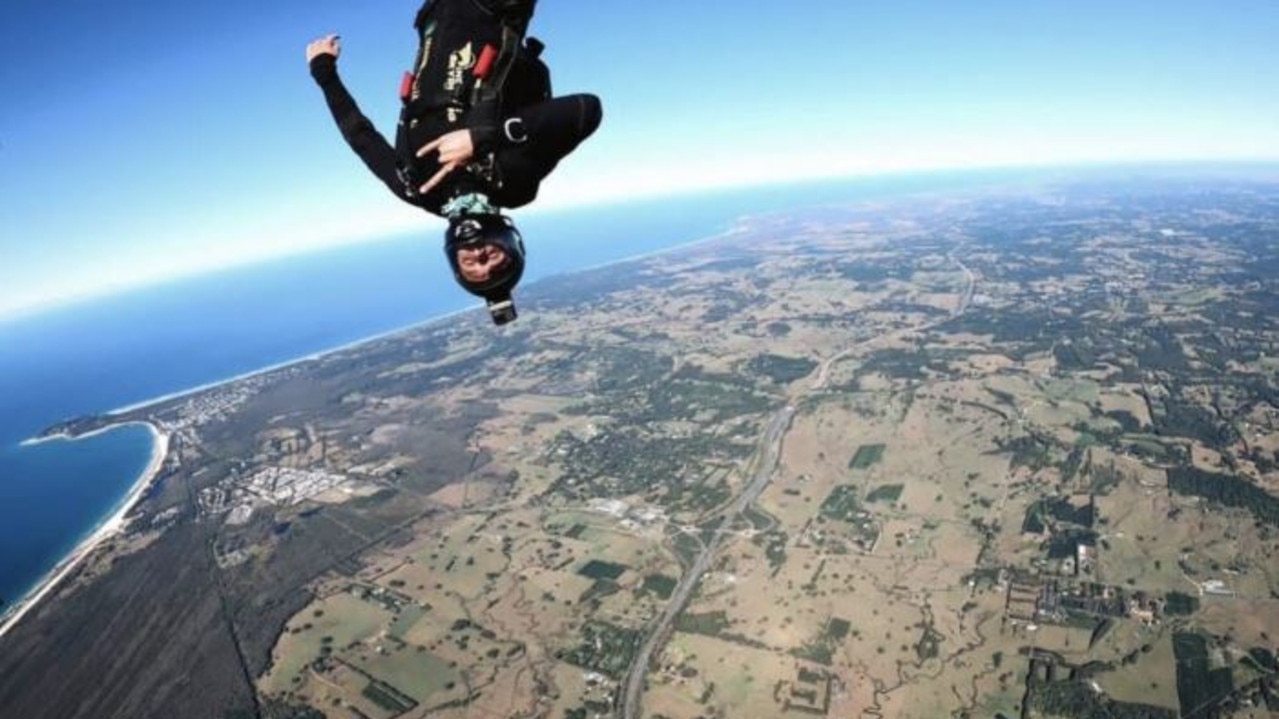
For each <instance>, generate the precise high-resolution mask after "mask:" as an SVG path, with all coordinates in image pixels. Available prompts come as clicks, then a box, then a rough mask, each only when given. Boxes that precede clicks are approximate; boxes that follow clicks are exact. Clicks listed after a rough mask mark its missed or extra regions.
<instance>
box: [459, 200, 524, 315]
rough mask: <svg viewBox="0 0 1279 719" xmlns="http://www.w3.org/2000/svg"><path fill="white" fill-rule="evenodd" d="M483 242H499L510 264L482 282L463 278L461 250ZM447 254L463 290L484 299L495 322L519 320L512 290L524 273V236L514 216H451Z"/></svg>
mask: <svg viewBox="0 0 1279 719" xmlns="http://www.w3.org/2000/svg"><path fill="white" fill-rule="evenodd" d="M479 245H496V246H498V247H499V248H501V249H502V251H503V252H504V253H505V254H506V264H505V265H503V266H502V268H501V269H500V271H498V272H497V273H496V274H495V275H494V276H492V277H490V278H489V279H488V281H486V282H482V283H476V282H471V281H469V280H467V279H466V278H465V277H463V276H462V271H461V268H460V267H459V265H458V260H457V253H458V250H460V249H463V248H465V247H471V246H479ZM444 254H445V255H446V256H447V257H448V260H449V266H450V267H452V268H453V278H454V279H456V280H457V283H458V284H459V285H461V286H462V289H464V290H466V291H467V292H470V293H471V294H473V295H476V296H477V297H483V298H484V300H485V302H487V303H488V308H489V314H491V315H492V317H493V322H494V323H495V324H499V325H504V324H506V323H508V322H510V321H512V320H514V319H515V317H516V313H515V303H514V301H513V300H512V299H511V291H512V290H514V289H515V286H516V285H517V284H519V281H520V277H521V276H522V275H523V274H524V239H523V238H522V237H520V232H519V230H517V229H515V223H513V222H511V218H509V217H507V216H505V215H500V214H497V213H485V214H463V215H458V216H457V217H453V218H450V219H449V229H448V230H447V231H446V232H445V233H444Z"/></svg>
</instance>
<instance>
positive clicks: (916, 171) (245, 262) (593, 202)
mask: <svg viewBox="0 0 1279 719" xmlns="http://www.w3.org/2000/svg"><path fill="white" fill-rule="evenodd" d="M1204 166H1218V167H1221V168H1223V169H1226V168H1231V169H1236V168H1237V169H1244V168H1249V167H1252V168H1257V169H1262V168H1265V169H1270V168H1273V169H1275V170H1279V157H1274V158H1266V157H1262V158H1249V159H1244V158H1235V157H1221V158H1187V159H1120V160H1094V161H1088V160H1083V161H1079V162H1060V163H1051V162H1050V163H1024V164H1021V163H1002V164H1001V163H991V164H985V165H937V166H932V167H919V168H913V167H904V168H891V169H879V170H869V171H865V172H857V171H842V172H832V173H828V174H820V173H819V174H810V175H804V176H796V177H783V178H778V179H776V180H759V179H758V178H744V179H743V181H741V182H737V183H732V184H719V185H707V186H695V187H693V186H690V187H683V188H680V187H674V188H662V189H659V190H656V191H649V192H640V193H637V194H633V195H630V196H627V195H623V194H618V195H611V196H610V195H602V196H598V197H595V198H591V199H587V200H585V201H582V202H572V201H568V202H558V203H557V202H554V201H551V202H549V203H548V204H546V205H542V206H539V207H534V208H530V209H529V210H526V211H523V212H522V214H525V215H529V214H536V215H543V214H560V213H567V212H574V211H580V210H590V209H599V208H604V207H608V206H610V205H625V204H630V203H643V202H650V201H660V200H663V199H669V198H673V197H676V196H679V195H682V194H684V195H687V194H715V193H719V192H731V191H745V190H750V189H760V188H765V187H774V186H781V185H802V184H809V183H821V182H838V181H854V180H871V179H876V178H887V177H895V176H910V175H929V174H943V173H974V174H975V173H981V172H990V171H1007V172H1016V171H1024V172H1049V171H1086V170H1101V169H1107V168H1110V169H1124V168H1130V169H1146V170H1158V169H1166V170H1172V169H1175V168H1178V167H1184V168H1187V169H1189V168H1191V167H1204ZM439 219H440V218H438V217H436V216H434V215H430V214H428V215H427V216H426V217H424V218H422V221H423V222H432V221H438V220H439ZM411 231H412V230H410V229H408V228H407V227H406V228H404V229H391V230H386V229H382V230H375V231H373V232H372V233H353V234H350V235H347V236H344V237H342V238H339V239H336V240H331V241H327V242H317V243H315V244H311V245H306V246H301V247H289V248H282V249H281V250H279V251H276V252H267V253H264V254H257V255H245V256H242V257H240V258H237V259H234V260H231V261H227V262H219V263H215V264H210V265H204V266H192V267H189V268H184V269H180V270H177V271H172V272H168V273H166V274H163V275H155V276H149V277H139V278H136V279H135V280H134V281H127V282H125V283H121V284H116V285H101V286H98V287H96V288H91V289H85V290H83V291H79V292H74V293H70V294H66V295H62V296H59V297H51V298H44V299H37V300H35V301H32V302H27V303H18V304H15V305H14V306H12V307H7V308H6V307H0V326H3V325H5V324H8V323H13V322H18V321H22V320H27V319H31V318H33V317H38V316H40V315H43V314H47V313H51V312H56V311H58V310H61V309H67V308H70V307H74V306H76V305H80V304H84V303H87V302H90V301H92V300H96V299H102V298H106V297H115V296H118V295H124V294H129V293H131V292H137V291H142V290H147V289H151V288H156V287H162V286H164V285H166V284H169V283H172V282H177V281H180V280H186V279H192V278H197V277H203V276H206V275H212V274H217V273H219V272H224V271H227V270H234V269H239V268H244V267H253V266H258V265H264V264H269V263H271V262H277V261H281V260H286V259H289V258H293V257H303V256H307V255H312V254H318V253H321V252H325V251H329V250H336V249H339V248H346V247H353V246H358V245H362V244H372V243H376V242H385V241H388V240H391V239H394V238H396V237H401V236H403V235H405V234H407V233H409V232H411Z"/></svg>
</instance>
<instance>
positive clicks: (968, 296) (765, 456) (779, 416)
mask: <svg viewBox="0 0 1279 719" xmlns="http://www.w3.org/2000/svg"><path fill="white" fill-rule="evenodd" d="M958 252H959V248H958V247H957V248H955V249H954V250H952V251H951V252H950V253H949V254H948V255H947V257H948V259H950V260H951V261H952V262H954V263H955V264H957V265H959V268H960V269H961V270H963V272H964V277H965V287H964V290H963V293H962V294H961V296H960V300H959V304H958V305H957V306H956V307H955V309H954V310H953V311H952V312H951V314H950V316H949V317H946V318H945V319H942V320H938V321H936V322H931V323H929V324H926V325H924V326H922V327H917V328H912V329H911V330H910V331H912V332H919V331H925V330H929V329H932V328H933V327H936V326H938V325H941V324H943V323H944V322H948V321H950V320H952V319H954V318H956V317H959V316H961V315H963V314H964V313H965V312H967V311H968V307H969V305H970V304H971V303H972V299H973V294H974V292H975V291H976V287H977V276H976V275H975V274H974V273H973V271H972V270H970V269H969V268H968V266H967V265H965V264H964V263H963V262H960V261H959V259H958V258H957V257H956V254H957V253H958ZM899 332H901V330H894V331H892V332H889V333H886V334H897V333H899ZM884 336H885V335H877V336H875V337H870V338H868V339H865V340H862V341H861V342H857V343H856V344H854V345H852V346H851V347H848V348H847V349H845V350H843V351H841V352H840V353H838V354H836V355H833V356H831V357H828V358H827V359H826V360H825V361H823V362H822V364H821V366H820V367H819V368H818V370H817V377H816V379H815V380H814V381H813V384H812V385H810V386H809V387H808V389H807V390H803V391H801V392H800V393H799V394H798V396H796V397H795V398H793V399H792V400H791V401H790V402H788V403H787V405H786V406H785V407H783V408H782V409H780V410H778V411H777V412H775V413H774V414H773V415H772V417H771V418H769V420H768V427H767V429H765V430H764V434H763V435H762V436H761V437H760V440H759V450H758V451H757V452H756V454H755V459H754V461H753V467H752V468H751V470H750V475H751V480H750V484H748V485H747V486H746V489H744V490H743V491H742V493H741V494H739V495H738V496H737V497H736V498H734V499H733V501H732V503H730V504H729V505H728V507H727V508H726V509H725V510H724V514H723V518H722V521H721V522H720V524H719V527H718V528H717V529H716V530H715V534H714V536H713V537H712V538H711V540H710V541H709V542H706V544H705V545H704V548H703V549H702V552H701V554H699V555H698V556H697V559H696V560H694V561H693V564H692V566H691V567H689V568H688V571H686V572H684V575H683V576H682V577H681V578H680V581H679V584H678V585H677V586H676V587H675V591H674V592H672V594H671V599H670V601H669V602H668V603H667V605H666V609H665V611H663V612H662V614H661V616H660V617H658V618H657V620H655V621H654V622H653V623H652V624H651V625H650V628H649V629H648V632H647V634H646V635H645V637H644V641H643V643H642V644H641V645H640V648H639V651H638V652H636V654H635V658H634V659H633V660H632V661H631V665H630V667H629V668H628V669H627V670H626V676H625V677H624V678H623V680H622V682H621V687H622V696H621V698H620V700H619V701H618V703H617V706H618V709H619V710H620V716H621V717H622V719H638V717H639V714H640V700H641V698H642V697H643V694H644V677H645V675H647V674H648V668H649V665H650V664H651V663H652V660H653V655H654V654H656V653H657V651H658V650H659V649H660V648H661V647H662V645H663V644H664V643H665V641H666V637H667V636H668V635H669V633H670V630H671V628H672V627H673V626H674V625H675V620H676V618H677V617H679V615H680V614H681V613H682V612H683V611H684V608H685V606H686V605H687V604H688V600H689V598H690V597H692V595H693V590H694V589H695V588H696V587H697V585H698V583H699V582H701V580H702V575H704V574H705V573H706V570H707V569H709V568H710V565H711V560H712V559H714V558H715V553H716V551H717V550H718V549H719V545H720V543H721V542H722V541H723V539H724V536H725V535H726V534H728V533H729V532H731V530H732V527H733V525H734V524H735V523H736V521H737V520H738V519H739V518H740V517H741V515H742V513H743V512H745V511H746V509H747V508H748V507H750V506H751V505H752V504H754V503H755V500H757V499H759V496H760V495H761V494H763V492H764V489H765V488H767V487H768V483H769V482H770V481H771V480H772V478H773V474H774V473H775V471H776V470H777V463H778V461H779V460H780V459H781V456H782V440H783V439H784V438H785V436H786V432H787V430H789V429H790V425H791V421H792V420H793V419H794V418H795V405H796V404H797V403H798V400H800V399H802V398H803V397H804V396H807V395H810V394H813V393H815V392H818V391H820V390H822V389H824V388H825V386H826V383H827V381H828V380H829V379H830V369H831V367H833V366H834V365H835V363H837V362H839V361H840V360H843V359H844V358H845V357H847V356H849V355H850V354H851V353H853V352H854V351H856V350H858V349H861V348H862V347H864V346H866V345H867V344H870V343H871V342H875V341H877V340H880V339H882V338H883V337H884Z"/></svg>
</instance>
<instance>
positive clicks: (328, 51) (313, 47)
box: [306, 35, 342, 65]
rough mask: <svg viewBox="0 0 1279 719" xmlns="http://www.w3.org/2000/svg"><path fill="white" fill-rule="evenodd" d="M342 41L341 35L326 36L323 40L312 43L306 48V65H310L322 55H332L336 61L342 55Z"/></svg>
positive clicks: (319, 39)
mask: <svg viewBox="0 0 1279 719" xmlns="http://www.w3.org/2000/svg"><path fill="white" fill-rule="evenodd" d="M341 40H342V36H341V35H325V36H324V37H322V38H318V39H316V40H313V41H311V43H310V44H309V45H307V46H306V64H308V65H310V64H311V61H312V60H314V59H315V58H317V57H319V56H321V55H332V56H333V59H335V60H336V59H337V58H338V57H339V56H341V54H342V42H341Z"/></svg>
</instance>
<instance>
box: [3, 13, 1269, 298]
mask: <svg viewBox="0 0 1279 719" xmlns="http://www.w3.org/2000/svg"><path fill="white" fill-rule="evenodd" d="M417 5H418V3H416V2H411V1H408V0H394V1H392V0H373V1H372V2H363V3H355V2H349V1H348V2H338V1H337V0H307V1H306V2H301V1H299V0H276V1H275V2H270V3H262V2H248V1H247V0H223V1H221V2H217V3H208V2H201V1H200V0H192V1H191V2H183V3H174V2H158V1H156V0H132V1H129V2H97V3H91V2H86V1H84V0H72V1H71V2H63V3H47V2H35V1H33V0H7V1H6V2H5V3H4V4H3V5H2V6H0V54H3V56H4V57H3V62H0V97H3V98H4V99H3V104H0V187H3V193H0V317H3V316H5V315H13V314H15V313H20V312H24V311H29V310H31V309H32V308H34V307H39V306H42V305H45V304H48V303H51V302H56V301H60V300H65V299H67V298H70V297H76V296H83V295H86V294H92V293H95V292H104V291H108V290H111V289H114V288H116V287H124V286H130V285H134V284H138V283H143V282H148V281H154V280H156V279H159V278H164V277H170V276H174V275H180V274H183V273H190V272H195V271H199V270H202V269H207V268H212V267H216V266H224V265H227V264H233V263H237V262H244V261H249V260H253V259H256V258H261V257H269V256H275V255H280V254H286V253H289V252H296V251H299V250H303V249H307V248H311V247H316V246H322V245H326V244H336V243H343V242H351V241H357V240H360V239H364V238H371V237H377V236H382V235H385V234H388V233H391V232H401V231H407V230H410V229H413V228H422V229H423V230H424V231H425V233H426V234H427V236H428V237H430V236H434V234H435V233H436V229H435V228H436V223H437V222H438V221H435V220H432V219H431V218H429V217H427V216H426V215H424V214H423V213H421V212H420V211H418V210H415V209H413V208H411V207H409V206H407V205H402V204H401V203H399V202H397V201H396V200H395V199H394V198H393V197H392V196H391V195H390V194H389V193H387V192H386V190H385V189H384V188H383V187H382V186H381V185H380V184H378V183H377V182H376V181H375V180H373V179H372V178H371V177H370V176H368V175H367V173H366V171H365V170H364V169H363V167H362V166H361V165H360V164H359V163H358V161H357V160H356V159H355V157H354V156H353V155H352V154H351V153H350V151H349V150H348V149H347V148H346V147H345V145H344V144H343V143H342V141H341V139H340V137H339V136H338V134H337V131H336V129H335V128H334V127H333V126H332V121H331V120H330V118H329V117H328V114H327V112H326V110H325V108H324V105H323V102H322V99H321V97H320V94H319V92H318V90H317V89H316V88H315V87H314V86H313V85H312V83H311V80H310V77H309V76H308V74H307V72H306V67H305V63H304V61H303V48H304V46H305V44H306V42H307V41H308V40H310V39H312V38H313V37H315V36H318V35H321V34H324V33H327V32H340V33H341V34H342V35H343V38H344V52H343V57H342V59H341V61H340V70H341V72H342V74H343V77H344V78H345V80H346V82H347V84H348V86H349V87H350V88H351V89H352V92H353V93H354V94H355V95H356V97H357V99H358V100H359V101H360V102H361V104H362V106H363V108H364V110H365V112H366V113H367V114H368V115H369V116H370V117H372V118H373V119H374V121H375V122H376V123H377V124H378V125H379V127H380V128H381V129H382V130H383V131H384V132H385V133H387V134H391V133H393V131H394V123H395V118H396V115H397V111H398V108H397V105H398V100H397V99H396V88H397V87H398V82H399V76H400V74H401V72H402V71H403V70H404V69H405V68H406V66H407V65H408V64H409V63H410V62H411V60H412V57H413V54H414V51H415V45H414V37H413V33H412V30H411V27H410V24H411V21H412V17H413V14H414V12H415V11H416V8H417ZM533 33H534V34H535V35H538V36H539V37H541V38H543V39H544V40H545V41H546V42H547V44H548V50H547V55H546V58H547V60H548V62H549V64H550V65H551V69H552V73H553V78H554V84H555V88H556V91H557V92H562V93H565V92H575V91H593V92H595V93H597V94H599V95H600V96H601V97H602V98H603V99H604V104H605V119H604V124H603V126H602V127H601V130H600V132H599V133H598V134H597V135H596V136H595V137H594V138H592V139H591V140H590V141H589V142H588V143H587V144H585V145H583V146H582V148H580V149H579V151H578V152H577V153H576V154H575V155H573V156H572V157H570V158H568V159H567V160H566V161H565V162H564V163H563V164H562V165H561V167H560V169H559V170H557V172H556V174H555V176H553V177H552V178H551V179H550V180H549V181H548V182H547V184H546V185H544V188H543V193H542V200H541V203H540V209H539V210H536V211H547V210H548V209H554V208H559V207H565V206H571V205H575V204H586V203H592V202H600V201H607V200H610V199H616V198H623V197H630V196H636V195H654V194H662V193H671V192H678V191H680V190H683V189H688V188H710V187H720V186H726V185H732V184H747V183H750V184H753V183H761V182H767V181H771V180H788V179H798V178H804V177H817V176H834V175H842V174H865V173H875V172H886V171H899V170H914V169H927V168H933V167H938V168H942V167H945V168H950V167H964V166H989V165H1010V164H1011V165H1038V164H1055V163H1072V164H1073V163H1086V162H1099V161H1128V160H1137V161H1143V160H1180V159H1268V160H1270V159H1279V122H1277V120H1279V92H1276V85H1275V78H1276V77H1279V49H1277V48H1279V43H1276V42H1275V40H1274V39H1275V38H1276V37H1279V3H1276V2H1274V0H1255V1H1254V0H1212V1H1206V0H1205V1H1199V0H1195V1H1181V2H1178V1H1177V0H1163V1H1161V2H1157V1H1154V0H1151V1H1145V0H1143V1H1140V2H1138V1H1135V0H1107V1H1105V2H1100V1H1093V0H1072V1H1070V2H1064V1H1063V2H1059V1H1057V0H1040V1H1038V2H1033V3H1027V2H1024V1H1018V2H1013V1H1011V0H983V1H981V2H957V1H955V0H874V1H869V2H868V1H860V2H859V1H856V0H790V1H789V2H755V3H750V2H742V0H649V1H648V2H642V3H640V2H634V1H633V0H629V1H628V0H590V2H585V1H583V0H573V1H572V2H570V1H568V0H541V3H540V7H539V9H538V13H537V16H536V18H535V20H534V25H533Z"/></svg>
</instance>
